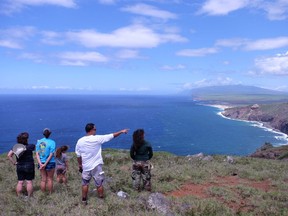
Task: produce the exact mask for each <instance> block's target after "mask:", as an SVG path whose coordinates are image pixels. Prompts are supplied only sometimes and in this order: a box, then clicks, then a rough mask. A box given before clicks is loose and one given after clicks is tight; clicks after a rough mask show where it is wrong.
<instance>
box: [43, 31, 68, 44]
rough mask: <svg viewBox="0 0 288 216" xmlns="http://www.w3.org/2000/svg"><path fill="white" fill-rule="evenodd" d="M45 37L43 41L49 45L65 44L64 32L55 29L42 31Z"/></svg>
mask: <svg viewBox="0 0 288 216" xmlns="http://www.w3.org/2000/svg"><path fill="white" fill-rule="evenodd" d="M41 34H42V36H43V38H42V39H41V41H42V43H44V44H49V45H63V44H64V43H65V41H64V40H63V34H61V33H58V32H54V31H42V32H41Z"/></svg>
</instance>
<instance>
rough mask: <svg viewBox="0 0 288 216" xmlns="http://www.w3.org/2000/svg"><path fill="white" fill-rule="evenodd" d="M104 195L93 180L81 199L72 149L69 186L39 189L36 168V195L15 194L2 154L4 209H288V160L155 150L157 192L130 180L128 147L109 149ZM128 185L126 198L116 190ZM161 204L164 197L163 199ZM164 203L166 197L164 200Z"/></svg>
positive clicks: (149, 212)
mask: <svg viewBox="0 0 288 216" xmlns="http://www.w3.org/2000/svg"><path fill="white" fill-rule="evenodd" d="M103 155H104V161H105V165H104V167H103V169H104V171H105V174H106V183H105V194H106V196H105V199H104V200H102V199H99V198H97V196H96V193H95V191H93V189H94V186H93V183H92V182H91V183H90V192H89V198H88V205H87V206H82V204H81V195H80V194H81V177H80V173H79V172H78V169H77V168H78V166H77V161H76V157H75V154H74V153H69V156H70V157H71V158H70V160H69V163H70V169H69V173H68V179H69V182H68V186H67V187H65V186H63V185H59V184H57V183H55V191H54V193H53V194H51V195H47V194H43V193H42V192H41V191H40V188H39V183H40V173H39V172H38V170H37V171H36V174H37V175H36V180H35V181H34V188H35V192H34V197H33V198H30V199H28V200H27V199H25V198H24V197H20V198H18V197H16V195H15V186H16V182H17V180H16V171H15V166H13V165H11V164H10V162H9V161H8V160H7V158H6V155H1V156H0V169H1V170H2V172H1V173H0V187H1V195H0V208H1V213H0V215H51V216H52V215H101V216H102V215H117V216H121V215H123V216H124V215H125V216H127V215H137V216H141V215H143V216H144V215H145V216H146V215H213V216H215V215H216V216H217V215H219V216H223V215H288V193H287V192H288V184H287V181H288V163H287V161H282V160H281V161H280V160H266V159H257V158H251V157H233V161H232V163H229V162H228V161H226V156H219V155H213V156H201V157H199V156H198V157H192V156H187V157H183V156H175V155H172V154H168V153H165V152H156V153H155V155H154V157H153V159H152V160H151V162H152V163H153V165H154V168H153V170H152V184H153V188H152V192H144V191H143V192H140V193H139V192H135V191H134V190H133V189H132V186H131V178H130V172H131V164H132V162H131V159H130V158H129V154H128V152H127V151H124V150H123V151H121V150H111V149H110V150H104V152H103ZM119 191H124V192H126V193H127V194H128V197H127V198H125V199H124V198H121V197H118V196H117V192H119ZM156 192H157V193H160V194H162V195H163V197H164V199H165V202H166V207H167V208H168V209H166V210H165V214H164V213H163V211H164V210H163V209H161V208H159V209H158V208H154V209H153V208H152V209H151V208H150V207H149V206H148V205H147V202H148V199H149V197H150V196H151V194H155V193H156ZM160 204H161V203H160ZM162 204H163V202H162Z"/></svg>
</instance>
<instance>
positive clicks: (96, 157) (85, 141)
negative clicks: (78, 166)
mask: <svg viewBox="0 0 288 216" xmlns="http://www.w3.org/2000/svg"><path fill="white" fill-rule="evenodd" d="M113 138H114V136H113V133H111V134H106V135H90V136H84V137H82V138H80V139H79V140H78V142H77V144H76V147H75V153H76V155H77V157H82V168H83V171H90V170H92V169H94V168H95V167H96V166H98V165H99V164H103V158H102V149H101V146H102V144H103V143H105V142H108V141H110V140H112V139H113Z"/></svg>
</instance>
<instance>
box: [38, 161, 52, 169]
mask: <svg viewBox="0 0 288 216" xmlns="http://www.w3.org/2000/svg"><path fill="white" fill-rule="evenodd" d="M55 167H56V163H55V162H49V163H48V164H47V165H46V167H45V170H47V171H49V170H52V169H55ZM39 168H40V165H39V164H38V169H39Z"/></svg>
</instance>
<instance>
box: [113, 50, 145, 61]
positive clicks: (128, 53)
mask: <svg viewBox="0 0 288 216" xmlns="http://www.w3.org/2000/svg"><path fill="white" fill-rule="evenodd" d="M116 57H117V58H120V59H135V58H140V56H139V53H138V51H137V50H131V49H125V50H120V51H119V52H117V53H116Z"/></svg>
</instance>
